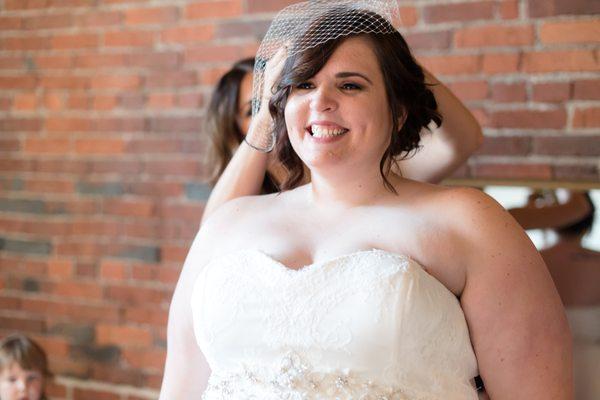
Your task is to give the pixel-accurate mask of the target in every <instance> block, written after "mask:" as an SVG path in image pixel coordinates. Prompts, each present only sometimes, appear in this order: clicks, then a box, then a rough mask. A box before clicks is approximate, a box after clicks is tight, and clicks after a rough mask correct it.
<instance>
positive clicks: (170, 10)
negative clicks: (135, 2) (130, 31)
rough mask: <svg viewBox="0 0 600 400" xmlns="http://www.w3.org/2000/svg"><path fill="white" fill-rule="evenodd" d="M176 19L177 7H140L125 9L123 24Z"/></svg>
mask: <svg viewBox="0 0 600 400" xmlns="http://www.w3.org/2000/svg"><path fill="white" fill-rule="evenodd" d="M213 7H215V6H213ZM176 20H177V7H157V8H140V9H128V10H126V11H125V24H127V25H142V24H167V23H171V22H175V21H176Z"/></svg>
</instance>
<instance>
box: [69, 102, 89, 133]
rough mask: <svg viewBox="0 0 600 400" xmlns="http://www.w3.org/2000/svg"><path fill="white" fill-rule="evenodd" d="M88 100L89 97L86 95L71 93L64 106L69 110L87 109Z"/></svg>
mask: <svg viewBox="0 0 600 400" xmlns="http://www.w3.org/2000/svg"><path fill="white" fill-rule="evenodd" d="M90 102H91V99H90V97H89V96H88V95H84V94H82V95H71V96H69V99H68V100H67V107H66V108H68V109H69V110H87V109H89V108H90ZM88 129H89V128H88Z"/></svg>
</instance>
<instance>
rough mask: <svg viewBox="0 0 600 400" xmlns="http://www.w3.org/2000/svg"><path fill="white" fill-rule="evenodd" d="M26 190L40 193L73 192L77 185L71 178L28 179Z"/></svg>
mask: <svg viewBox="0 0 600 400" xmlns="http://www.w3.org/2000/svg"><path fill="white" fill-rule="evenodd" d="M25 190H27V191H29V192H38V193H73V192H74V190H75V187H74V185H73V181H71V180H58V179H34V178H32V179H27V180H26V181H25Z"/></svg>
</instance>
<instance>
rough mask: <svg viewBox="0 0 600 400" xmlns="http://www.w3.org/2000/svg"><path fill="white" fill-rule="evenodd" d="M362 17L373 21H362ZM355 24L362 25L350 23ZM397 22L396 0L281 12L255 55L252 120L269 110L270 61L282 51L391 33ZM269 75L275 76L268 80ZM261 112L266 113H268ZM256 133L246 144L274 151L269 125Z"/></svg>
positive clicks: (321, 3) (328, 1)
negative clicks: (362, 36) (351, 36)
mask: <svg viewBox="0 0 600 400" xmlns="http://www.w3.org/2000/svg"><path fill="white" fill-rule="evenodd" d="M365 14H367V16H368V15H369V14H370V15H372V16H373V18H365ZM382 17H383V18H384V19H385V21H382V20H381V18H382ZM356 20H361V21H362V22H361V23H359V24H357V23H353V22H355V21H356ZM382 22H387V23H385V24H384V23H382ZM399 22H400V12H399V9H398V4H397V2H396V1H395V0H358V1H356V0H312V1H306V2H302V3H298V4H293V5H291V6H289V7H286V8H284V9H283V10H281V11H280V12H279V14H277V16H276V17H275V19H274V20H273V22H272V23H271V26H270V27H269V30H268V31H267V34H266V35H265V37H264V39H263V41H262V43H261V45H260V47H259V49H258V52H257V54H256V63H255V66H254V81H253V86H252V117H253V118H256V116H257V114H258V113H259V111H260V110H261V109H262V107H266V108H268V106H269V99H270V98H271V95H272V94H273V89H274V87H275V86H276V83H277V80H278V78H279V76H278V75H279V73H280V71H281V70H280V69H279V71H277V72H274V71H273V68H272V65H270V64H271V63H270V62H269V61H271V60H272V59H273V58H274V56H275V55H276V54H281V53H278V52H279V51H280V49H282V48H285V49H286V54H285V56H286V57H288V58H289V57H291V56H293V55H295V54H298V53H301V52H303V51H305V50H307V49H310V48H313V47H316V46H318V45H320V44H322V43H325V42H327V41H329V40H333V39H337V38H339V37H341V36H349V35H357V34H361V33H384V34H385V33H392V32H395V31H396V28H395V27H394V23H399ZM273 61H275V60H273ZM270 67H271V68H270ZM272 74H276V75H277V76H270V75H272ZM264 111H266V112H267V113H268V109H266V110H264ZM257 133H258V134H254V135H251V137H246V141H247V142H248V143H249V144H250V145H251V146H252V147H254V148H255V149H257V150H260V151H263V152H269V151H271V150H273V148H274V147H275V140H276V138H275V133H274V131H273V127H272V125H269V127H268V128H266V129H263V130H262V131H260V132H257Z"/></svg>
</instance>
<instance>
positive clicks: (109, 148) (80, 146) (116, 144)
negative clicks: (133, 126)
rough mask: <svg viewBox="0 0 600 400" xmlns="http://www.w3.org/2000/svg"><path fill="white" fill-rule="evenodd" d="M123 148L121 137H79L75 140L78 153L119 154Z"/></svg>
mask: <svg viewBox="0 0 600 400" xmlns="http://www.w3.org/2000/svg"><path fill="white" fill-rule="evenodd" d="M124 149H125V143H124V142H123V140H122V139H81V140H76V141H75V151H76V152H77V153H78V154H120V153H123V151H124Z"/></svg>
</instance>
